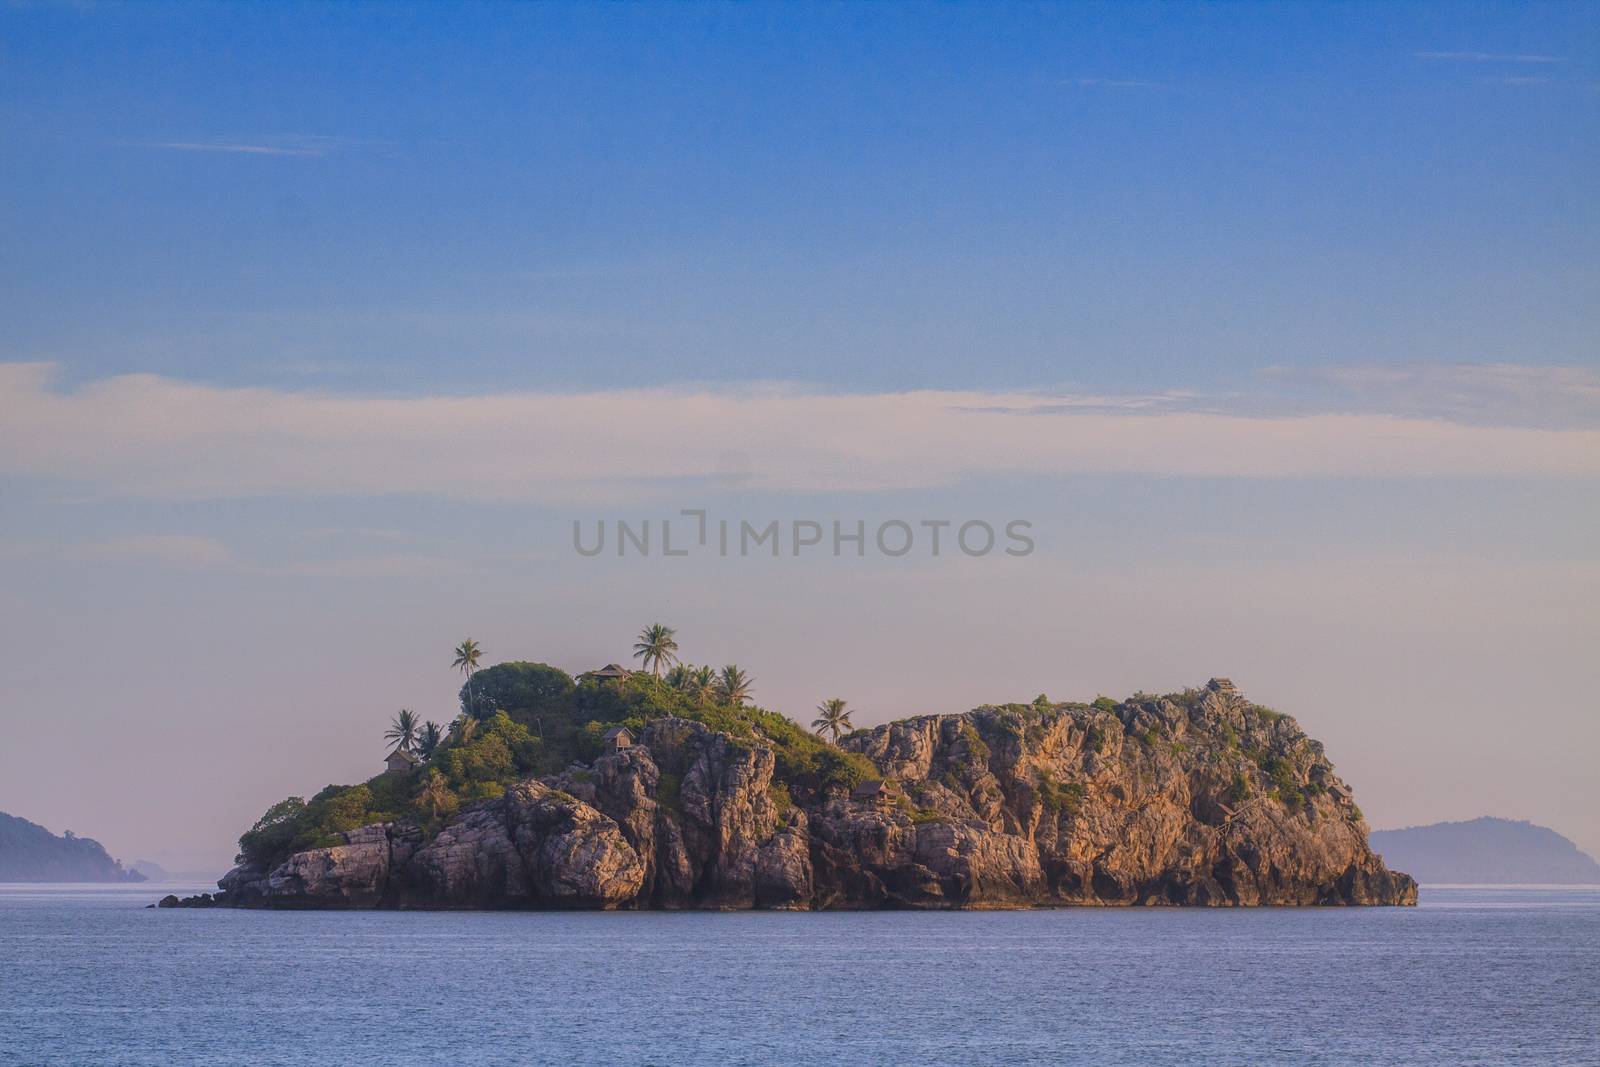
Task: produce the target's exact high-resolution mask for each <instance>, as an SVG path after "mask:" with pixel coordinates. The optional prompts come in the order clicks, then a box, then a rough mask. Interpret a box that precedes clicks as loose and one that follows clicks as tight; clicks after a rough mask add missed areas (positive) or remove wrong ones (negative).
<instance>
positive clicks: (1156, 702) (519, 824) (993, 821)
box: [163, 630, 1417, 910]
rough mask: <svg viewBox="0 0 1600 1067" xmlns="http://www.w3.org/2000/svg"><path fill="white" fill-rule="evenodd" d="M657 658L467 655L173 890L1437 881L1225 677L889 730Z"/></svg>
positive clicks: (941, 902) (1395, 897) (1274, 715)
mask: <svg viewBox="0 0 1600 1067" xmlns="http://www.w3.org/2000/svg"><path fill="white" fill-rule="evenodd" d="M647 633H648V631H647ZM667 633H668V634H670V633H671V631H670V630H669V631H667ZM469 644H471V643H469ZM474 647H475V646H474ZM469 651H470V649H469ZM458 662H460V660H459V659H458ZM646 663H647V665H648V663H649V661H648V659H647V660H646ZM655 666H656V668H657V669H656V670H653V671H652V670H628V669H625V668H622V667H620V666H618V665H616V664H608V665H607V666H606V667H603V668H600V669H598V670H596V671H591V672H588V673H586V674H583V675H580V676H578V677H577V678H573V677H571V676H569V675H568V674H566V673H565V672H563V671H561V670H559V669H558V668H555V667H552V666H549V665H547V664H542V663H530V662H521V661H516V662H508V663H501V664H498V665H496V666H493V667H488V668H485V669H483V670H474V669H473V668H474V667H475V664H472V663H470V662H469V664H468V667H467V671H468V679H467V684H466V685H464V686H463V687H462V690H461V709H462V710H461V713H460V714H459V715H458V716H457V718H456V720H455V721H454V723H453V724H452V725H451V726H450V727H449V728H448V729H441V728H440V727H438V726H436V725H435V724H433V723H427V724H420V723H418V721H417V719H416V717H415V716H414V715H413V714H412V713H411V712H409V711H404V712H402V713H401V715H400V716H397V717H396V720H395V727H394V728H393V729H391V730H390V732H389V737H390V738H392V739H395V746H394V749H393V750H392V751H391V752H390V754H389V756H388V757H387V760H386V766H385V769H384V770H383V771H382V773H380V774H378V775H376V776H374V777H373V778H371V779H370V780H368V781H366V782H363V783H360V784H357V785H352V786H329V787H328V788H326V789H324V790H322V791H321V792H320V793H317V794H316V795H315V796H313V797H312V798H311V799H310V800H309V801H308V800H305V799H303V798H300V797H290V798H288V799H286V800H284V801H281V802H280V803H278V804H276V805H274V806H273V807H272V808H271V809H270V810H268V811H267V812H266V813H265V814H264V815H263V816H262V817H261V819H260V820H259V821H257V823H256V824H255V825H254V826H253V827H251V828H250V829H249V830H248V831H247V832H246V833H245V834H244V835H243V836H242V837H241V838H240V843H239V844H240V854H239V857H238V861H237V866H236V867H235V868H234V869H233V870H232V871H230V872H229V873H228V874H227V875H225V876H224V877H223V878H222V879H221V880H220V881H219V883H218V886H219V892H217V893H216V894H204V895H202V896H200V897H193V898H189V899H187V900H178V899H177V898H175V897H173V898H168V899H167V900H166V901H163V904H164V905H166V906H174V905H184V906H214V905H221V906H231V907H245V908H307V907H315V908H436V909H445V908H479V909H500V908H535V909H537V908H602V909H612V908H630V909H651V908H654V909H686V908H700V909H747V908H761V909H790V910H821V909H847V908H848V909H862V908H929V909H933V908H1022V907H1051V906H1065V905H1197V906H1240V905H1245V906H1248V905H1353V904H1387V905H1408V904H1414V903H1415V902H1416V899H1417V885H1416V882H1415V881H1413V880H1412V879H1411V878H1410V877H1409V876H1407V875H1404V874H1399V873H1396V872H1393V871H1391V870H1389V869H1388V868H1387V867H1385V865H1384V863H1383V861H1382V860H1381V859H1380V858H1379V857H1378V856H1377V855H1376V854H1375V853H1374V852H1373V851H1372V850H1371V849H1370V848H1369V847H1368V844H1367V826H1366V823H1365V822H1364V820H1363V817H1362V814H1361V811H1360V809H1359V808H1358V807H1357V806H1356V804H1355V801H1354V797H1353V796H1352V794H1351V791H1350V789H1349V787H1348V786H1346V785H1345V783H1344V782H1343V781H1341V780H1340V778H1339V777H1338V776H1337V775H1336V774H1335V773H1334V768H1333V765H1332V764H1331V763H1330V762H1329V761H1328V759H1327V757H1326V755H1325V754H1324V752H1323V747H1322V745H1321V744H1320V743H1318V742H1317V741H1315V740H1313V739H1311V738H1309V737H1307V736H1306V734H1305V733H1304V732H1303V731H1302V730H1301V729H1300V727H1299V726H1298V725H1297V724H1296V723H1295V721H1294V719H1292V718H1291V717H1289V716H1287V715H1284V714H1280V713H1279V712H1277V711H1274V710H1272V709H1270V708H1266V707H1263V706H1261V705H1259V704H1255V703H1252V702H1251V701H1249V700H1248V699H1246V698H1245V697H1244V696H1243V695H1242V694H1241V693H1240V692H1239V691H1238V690H1237V689H1236V688H1235V687H1234V685H1233V684H1232V683H1231V682H1229V681H1227V680H1226V679H1220V678H1216V679H1212V680H1211V681H1210V682H1208V683H1207V684H1206V685H1205V686H1203V687H1200V688H1197V689H1188V690H1184V691H1182V692H1177V693H1168V694H1166V695H1152V694H1145V693H1137V694H1134V695H1133V696H1131V697H1129V698H1127V699H1125V700H1112V699H1110V698H1106V697H1100V698H1098V699H1096V700H1094V701H1092V702H1088V703H1070V702H1069V703H1057V702H1052V701H1051V700H1049V699H1048V698H1047V697H1045V696H1044V695H1042V694H1041V695H1040V696H1039V697H1038V698H1037V699H1035V700H1034V701H1032V702H1031V703H1026V704H1016V703H1012V704H999V705H992V706H984V707H980V708H977V709H974V710H972V711H969V712H966V713H963V714H941V715H924V716H919V717H916V718H910V719H904V720H900V721H897V722H891V723H888V724H886V725H882V726H876V727H873V728H870V729H853V728H851V724H850V721H849V715H850V712H849V711H848V709H847V707H846V705H845V702H844V701H842V700H829V701H825V702H824V703H823V705H821V706H820V707H819V712H820V713H821V717H820V718H819V719H818V720H817V721H816V722H815V723H814V724H813V725H814V726H816V727H817V728H818V733H813V732H811V731H808V730H806V729H803V728H802V727H801V726H800V725H798V724H797V723H796V722H794V721H793V720H791V719H789V718H787V717H785V716H783V715H779V714H776V713H774V712H771V711H767V710H764V709H762V708H760V707H758V706H755V705H754V704H752V703H751V702H750V701H749V684H750V680H749V678H748V676H747V675H746V674H745V673H744V672H743V671H742V670H739V669H738V668H737V667H732V666H730V667H728V668H724V669H723V671H722V672H721V674H718V673H717V672H714V671H712V670H711V669H709V668H692V667H685V666H681V665H679V666H674V667H673V669H671V670H669V671H667V672H666V673H665V674H664V675H663V674H662V673H661V671H660V666H661V662H660V660H659V659H658V660H657V663H656V664H655ZM819 734H831V735H832V740H829V739H825V738H824V737H823V736H819Z"/></svg>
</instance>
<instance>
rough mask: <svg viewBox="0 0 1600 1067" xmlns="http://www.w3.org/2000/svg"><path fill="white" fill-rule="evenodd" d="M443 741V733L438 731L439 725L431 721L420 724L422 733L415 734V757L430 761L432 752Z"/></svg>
mask: <svg viewBox="0 0 1600 1067" xmlns="http://www.w3.org/2000/svg"><path fill="white" fill-rule="evenodd" d="M443 740H444V731H443V730H441V729H439V724H438V723H436V722H434V721H432V720H431V719H430V720H429V721H427V722H425V723H423V724H422V732H421V733H419V734H417V755H419V756H421V757H422V758H423V759H432V758H433V750H434V749H436V748H438V747H439V742H441V741H443Z"/></svg>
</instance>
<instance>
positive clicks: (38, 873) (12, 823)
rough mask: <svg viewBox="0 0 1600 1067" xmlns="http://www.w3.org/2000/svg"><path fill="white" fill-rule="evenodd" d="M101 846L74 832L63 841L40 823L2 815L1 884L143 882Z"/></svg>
mask: <svg viewBox="0 0 1600 1067" xmlns="http://www.w3.org/2000/svg"><path fill="white" fill-rule="evenodd" d="M144 880H145V878H144V875H142V874H139V873H138V872H137V871H130V870H126V869H124V868H123V866H122V864H120V863H118V862H117V861H116V860H114V859H112V858H111V857H110V856H109V855H107V854H106V850H105V849H104V848H102V847H101V845H100V842H98V841H94V840H91V839H90V838H87V837H78V836H76V835H74V834H73V833H72V832H71V831H70V830H69V831H67V832H66V833H65V834H63V835H62V836H60V837H57V836H56V835H55V834H53V833H51V832H50V831H49V830H46V829H45V828H44V827H42V826H40V825H39V824H38V823H32V822H29V821H28V820H27V819H19V818H17V817H16V816H15V815H7V814H6V813H5V812H0V882H142V881H144Z"/></svg>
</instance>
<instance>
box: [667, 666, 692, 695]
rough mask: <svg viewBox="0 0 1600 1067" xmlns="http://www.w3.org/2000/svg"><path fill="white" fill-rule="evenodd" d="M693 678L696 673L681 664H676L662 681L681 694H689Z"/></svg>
mask: <svg viewBox="0 0 1600 1067" xmlns="http://www.w3.org/2000/svg"><path fill="white" fill-rule="evenodd" d="M693 676H694V672H693V671H692V670H691V669H690V668H688V667H685V666H684V665H683V664H681V663H679V664H675V665H674V666H673V668H672V669H671V670H670V671H668V672H667V673H666V676H665V677H663V678H662V679H661V680H662V681H663V682H666V683H667V684H668V685H670V686H672V688H674V689H676V690H678V691H679V692H684V693H687V692H688V691H689V685H690V681H691V679H692V678H693Z"/></svg>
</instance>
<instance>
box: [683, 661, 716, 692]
mask: <svg viewBox="0 0 1600 1067" xmlns="http://www.w3.org/2000/svg"><path fill="white" fill-rule="evenodd" d="M689 695H690V696H692V697H694V698H695V699H696V700H710V699H711V698H712V697H714V696H716V695H717V672H716V670H715V669H714V668H711V667H696V668H695V669H694V670H693V671H691V672H690V673H689Z"/></svg>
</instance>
